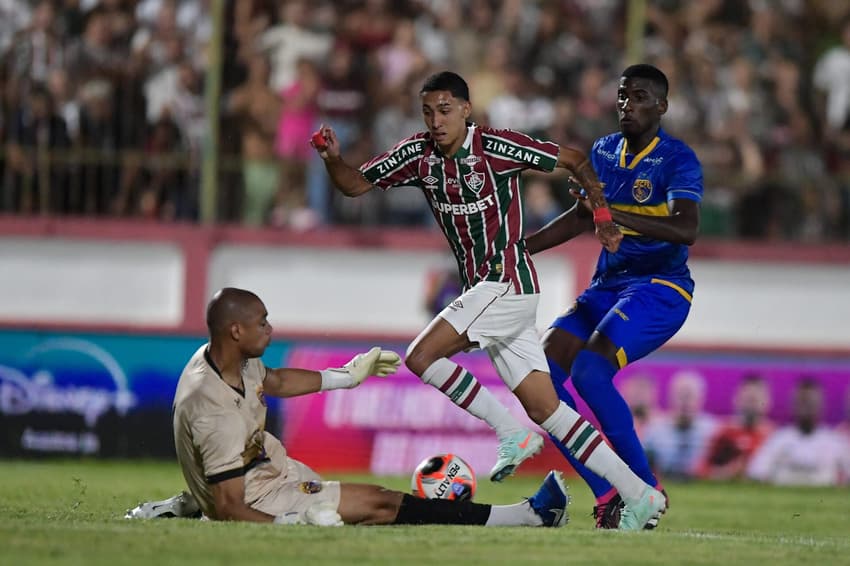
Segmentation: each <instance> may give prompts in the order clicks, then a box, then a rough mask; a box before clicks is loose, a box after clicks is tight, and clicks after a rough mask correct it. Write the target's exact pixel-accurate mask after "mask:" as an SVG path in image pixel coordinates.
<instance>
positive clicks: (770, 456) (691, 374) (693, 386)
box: [624, 369, 850, 485]
mask: <svg viewBox="0 0 850 566" xmlns="http://www.w3.org/2000/svg"><path fill="white" fill-rule="evenodd" d="M771 381H772V380H770V379H769V378H768V377H766V376H762V375H759V374H755V373H752V374H748V375H745V376H743V377H742V378H741V380H740V381H739V382H738V384H737V387H736V390H735V393H734V397H733V400H732V409H733V411H734V412H733V414H729V415H721V414H717V413H710V412H708V411H706V410H705V400H706V387H707V382H706V381H705V379H704V378H703V376H702V375H700V374H699V373H698V372H695V371H692V370H687V369H683V370H681V371H679V372H677V373H676V374H674V375H673V376H672V379H671V381H670V383H669V388H668V391H667V406H666V409H662V408H661V407H660V405H659V403H658V393H659V392H658V390H657V387H656V383H657V380H656V379H655V377H654V376H652V375H648V374H640V373H639V374H636V375H634V376H632V377H631V378H630V379H629V380H628V381H627V382H626V383H625V385H624V395H625V397H626V399H627V402H628V404H629V407H630V408H631V410H632V414H633V416H634V419H635V426H636V430H637V432H638V436H639V437H640V440H641V444H642V445H643V447H644V449H645V450H646V452H647V455H648V456H649V459H650V462H651V463H652V466H653V469H654V470H655V472H656V473H657V474H659V476H660V477H662V478H665V479H679V480H688V479H693V478H700V479H709V480H740V479H750V480H755V481H762V482H766V483H772V484H776V485H848V484H850V388H847V389H846V393H845V395H844V397H845V399H844V400H843V406H844V414H843V415H842V420H841V422H839V423H838V424H836V425H834V426H833V425H830V424H829V423H827V422H825V420H824V414H823V413H824V396H825V394H826V393H825V392H824V389H823V385H822V384H821V383H820V382H819V381H818V380H817V379H815V378H814V377H811V376H800V377H799V378H798V379H797V380H796V381H795V383H794V385H793V393H792V394H791V395H790V398H789V399H787V400H786V401H785V403H787V406H785V407H781V409H783V410H784V411H785V412H786V413H787V419H788V420H787V422H782V423H779V422H776V421H774V420H773V419H771V418H770V416H769V413H770V412H771V409H772V408H773V406H774V405H776V404H777V402H776V401H775V400H774V399H773V397H774V395H773V393H772V388H773V387H775V386H776V385H775V383H771Z"/></svg>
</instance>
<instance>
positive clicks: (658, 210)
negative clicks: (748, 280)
mask: <svg viewBox="0 0 850 566" xmlns="http://www.w3.org/2000/svg"><path fill="white" fill-rule="evenodd" d="M667 89H668V83H667V77H665V76H664V73H662V72H661V71H660V70H659V69H657V68H655V67H653V66H651V65H645V64H642V65H633V66H631V67H629V68H627V69H626V70H625V71H623V73H622V75H621V77H620V82H619V88H618V91H617V110H618V114H619V122H620V132H618V133H614V134H610V135H607V136H604V137H602V138H599V139H598V140H596V142H595V143H594V144H593V149H592V151H591V156H590V157H591V162H592V164H593V167H594V169H595V170H596V172H597V175H598V176H599V180H600V182H601V183H602V185H603V187H604V195H605V199H606V200H607V201H608V204H609V210H608V211H605V210H602V211H599V210H597V211H595V212H591V210H590V208H589V206H588V205H587V202H586V199H585V197H584V195H583V194H582V193H574V194H575V195H576V196H577V198H578V202H577V203H576V206H574V207H573V208H572V209H570V210H569V211H567V212H565V213H564V214H562V215H561V216H560V217H558V218H557V219H555V220H554V221H552V222H551V223H550V224H548V225H547V226H545V227H544V228H542V229H541V230H540V231H539V232H537V233H535V234H533V235H531V236H529V237H528V238H527V239H526V245H527V248H528V250H529V251H530V252H531V253H536V252H539V251H542V250H545V249H548V248H551V247H553V246H556V245H558V244H560V243H562V242H565V241H567V240H569V239H571V238H573V237H575V236H577V235H579V234H581V233H583V232H586V231H589V230H593V226H594V217H598V216H599V215H605V214H607V213H610V215H611V217H612V218H613V219H614V222H615V223H617V224H618V225H619V226H620V228H621V230H622V232H623V235H624V238H623V241H622V243H621V244H620V248H619V249H618V250H617V252H616V253H609V252H608V251H606V250H604V249H603V250H602V251H601V253H600V255H599V260H598V262H597V265H596V272H595V274H594V276H593V279H592V281H591V283H590V286H589V287H588V288H587V289H586V290H585V291H584V292H583V293H582V294H581V295H580V296H579V297H578V299H577V300H576V302H575V304H574V305H573V306H572V307H571V308H570V309H569V310H568V311H567V312H566V313H565V314H564V315H562V316H561V317H559V318H557V319H556V320H555V321H554V322H553V323H552V326H551V327H550V329H549V330H548V332H547V333H546V335H545V336H544V347H545V350H546V357H547V360H548V362H549V369H550V373H551V376H552V380H553V382H554V385H555V389H556V390H557V391H558V395H559V396H560V397H561V399H562V400H564V401H565V402H566V403H567V404H568V405H570V406H572V407H573V408H575V400H574V399H573V398H572V396H571V395H570V394H569V392H568V391H567V390H566V389H565V387H564V383H565V382H566V380H567V379H569V378H572V380H573V385H574V387H575V389H576V391H577V392H578V394H579V395H580V396H581V397H582V399H584V400H585V401H586V402H587V404H588V406H589V407H590V408H591V410H592V411H593V413H594V415H595V416H596V418H597V419H598V420H599V424H600V427H601V429H602V431H603V433H604V434H605V436H606V437H607V439H608V441H609V442H610V443H611V444H612V446H613V447H614V450H615V451H616V452H617V454H618V455H619V456H620V457H621V458H622V459H623V460H624V461H625V462H626V463H627V464H628V465H629V467H631V468H632V470H633V471H634V472H635V473H636V474H637V475H638V476H639V477H640V478H641V479H642V480H644V481H645V482H646V483H648V484H649V485H652V486H656V489H659V490H660V489H661V486H660V485H659V482H658V480H657V479H656V477H655V475H654V474H653V473H652V470H651V469H650V467H649V462H648V460H647V457H646V454H645V453H644V451H643V448H642V447H641V444H640V440H639V439H638V437H637V434H636V433H635V429H634V421H633V419H632V415H631V412H630V410H629V407H628V405H627V404H626V402H625V400H624V399H623V397H622V396H621V395H620V393H619V392H618V391H617V389H616V388H615V387H614V383H613V378H614V375H615V374H616V373H617V371H619V370H620V369H621V368H623V367H624V366H625V365H626V364H628V363H630V362H633V361H635V360H638V359H640V358H642V357H644V356H646V355H647V354H649V353H650V352H653V351H654V350H656V349H658V348H659V347H660V346H661V345H663V344H664V343H665V342H667V341H668V340H669V339H670V338H671V337H672V336H673V335H674V334H675V333H676V332H677V331H678V330H679V328H681V326H682V324H684V322H685V319H686V318H687V316H688V312H689V311H690V307H691V296H692V294H693V290H694V282H693V280H692V279H691V275H690V270H689V269H688V265H687V260H688V246H690V245H691V244H693V243H694V241H695V240H696V237H697V232H698V229H699V203H700V200H701V199H702V192H703V188H702V169H701V167H700V163H699V161H698V160H697V157H696V155H695V154H694V152H693V150H691V149H690V148H689V147H688V146H687V145H686V144H685V143H684V142H682V141H680V140H678V139H676V138H674V137H671V136H670V135H668V134H667V133H666V132H665V131H664V130H663V129H661V117H662V116H663V115H664V113H665V112H666V111H667ZM556 446H558V447H559V448H562V447H561V445H560V444H559V443H556ZM561 451H562V452H563V453H564V455H565V456H566V457H567V459H568V460H570V462H571V463H572V465H573V467H575V469H576V471H577V472H578V473H579V474H580V475H581V476H582V478H584V480H585V481H586V482H587V483H588V485H589V486H590V488H591V490H592V491H593V493H594V495H595V496H596V506H595V507H594V515H595V517H596V526H597V527H599V528H616V527H617V526H618V524H619V521H620V508H621V498H620V496H619V494H618V493H617V491H616V490H615V489H614V488H613V487H612V486H611V484H609V483H608V482H607V481H606V480H605V479H603V478H601V477H599V476H598V475H596V474H594V473H593V472H591V471H590V470H588V469H587V468H586V467H585V466H584V465H582V464H581V463H580V462H579V461H577V460H576V458H575V457H574V456H573V455H572V454H570V452H569V451H568V450H563V449H562V450H561ZM665 495H666V494H665ZM657 521H658V516H656V517H654V518H653V519H652V520H650V522H649V523H647V525H646V526H647V527H649V528H652V527H654V526H655V525H656V524H657Z"/></svg>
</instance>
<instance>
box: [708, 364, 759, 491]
mask: <svg viewBox="0 0 850 566" xmlns="http://www.w3.org/2000/svg"><path fill="white" fill-rule="evenodd" d="M734 405H735V416H734V417H732V418H731V419H729V421H728V422H725V423H723V424H721V425H720V426H719V427H718V429H717V430H716V431H715V433H714V435H713V436H712V437H711V440H710V441H709V443H708V450H707V451H706V454H705V457H704V458H703V459H702V462H700V465H699V471H698V474H699V476H700V477H704V478H710V479H718V480H727V479H732V478H742V477H744V474H745V472H746V470H747V465H748V464H749V462H750V458H751V457H752V455H753V453H754V452H755V451H756V450H757V449H758V448H759V446H761V444H762V442H763V441H764V439H765V438H767V436H768V435H769V434H770V433H771V432H772V431H773V424H772V423H770V422H769V421H768V420H766V416H767V412H768V411H769V410H770V390H769V389H768V386H767V384H766V383H765V381H764V379H763V378H762V377H761V376H760V375H748V376H745V377H744V378H743V380H742V381H741V383H740V384H739V385H738V389H737V391H736V392H735V400H734Z"/></svg>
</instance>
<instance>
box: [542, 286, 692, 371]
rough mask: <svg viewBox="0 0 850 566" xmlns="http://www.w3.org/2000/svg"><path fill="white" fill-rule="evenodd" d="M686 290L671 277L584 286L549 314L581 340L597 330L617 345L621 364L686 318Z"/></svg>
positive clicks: (669, 333)
mask: <svg viewBox="0 0 850 566" xmlns="http://www.w3.org/2000/svg"><path fill="white" fill-rule="evenodd" d="M690 310H691V295H690V293H688V292H687V291H686V290H685V289H683V288H682V286H680V285H678V284H677V283H676V282H674V281H668V280H664V279H655V278H653V279H651V280H649V281H646V282H642V283H638V284H632V285H628V286H624V287H620V288H615V289H605V288H599V287H590V288H588V289H587V290H586V291H585V292H584V293H582V294H581V295H580V296H579V297H578V299H576V302H575V304H574V305H573V306H572V307H571V308H570V309H569V310H568V311H567V312H566V313H565V314H564V315H562V316H560V317H558V318H556V319H555V322H553V323H552V325H551V328H560V329H561V330H566V331H567V332H569V333H570V334H574V335H575V336H578V337H579V338H581V339H582V340H583V341H584V342H587V341H588V340H589V339H590V336H591V335H592V334H593V333H594V332H595V331H597V330H598V331H599V332H601V333H602V334H604V335H605V336H607V337H608V338H609V339H610V340H611V342H613V343H614V345H615V346H616V347H617V361H618V362H619V365H620V367H621V368H622V367H623V366H625V365H626V364H628V363H630V362H633V361H635V360H639V359H640V358H642V357H644V356H646V355H647V354H649V353H651V352H653V351H655V350H657V349H658V348H660V347H661V346H662V345H663V344H664V343H665V342H667V341H668V340H669V339H670V338H672V337H673V335H674V334H676V332H678V330H679V329H680V328H681V327H682V325H683V324H684V323H685V319H687V318H688V312H690Z"/></svg>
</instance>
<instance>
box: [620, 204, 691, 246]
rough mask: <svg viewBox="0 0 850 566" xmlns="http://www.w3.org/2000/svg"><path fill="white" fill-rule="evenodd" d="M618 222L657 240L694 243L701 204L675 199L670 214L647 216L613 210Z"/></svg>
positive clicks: (686, 243) (688, 244)
mask: <svg viewBox="0 0 850 566" xmlns="http://www.w3.org/2000/svg"><path fill="white" fill-rule="evenodd" d="M611 215H612V217H613V218H614V221H615V222H616V223H617V224H620V225H622V226H625V227H626V228H631V229H632V230H634V231H635V232H640V234H641V235H642V236H647V237H649V238H653V239H655V240H663V241H665V242H671V243H674V244H685V245H687V246H690V245H692V244H693V243H694V242H695V241H696V239H697V234H698V233H699V204H698V203H697V202H696V201H693V200H690V199H673V200H672V201H671V202H670V215H669V216H647V215H645V214H634V213H631V212H624V211H622V210H612V211H611Z"/></svg>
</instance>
